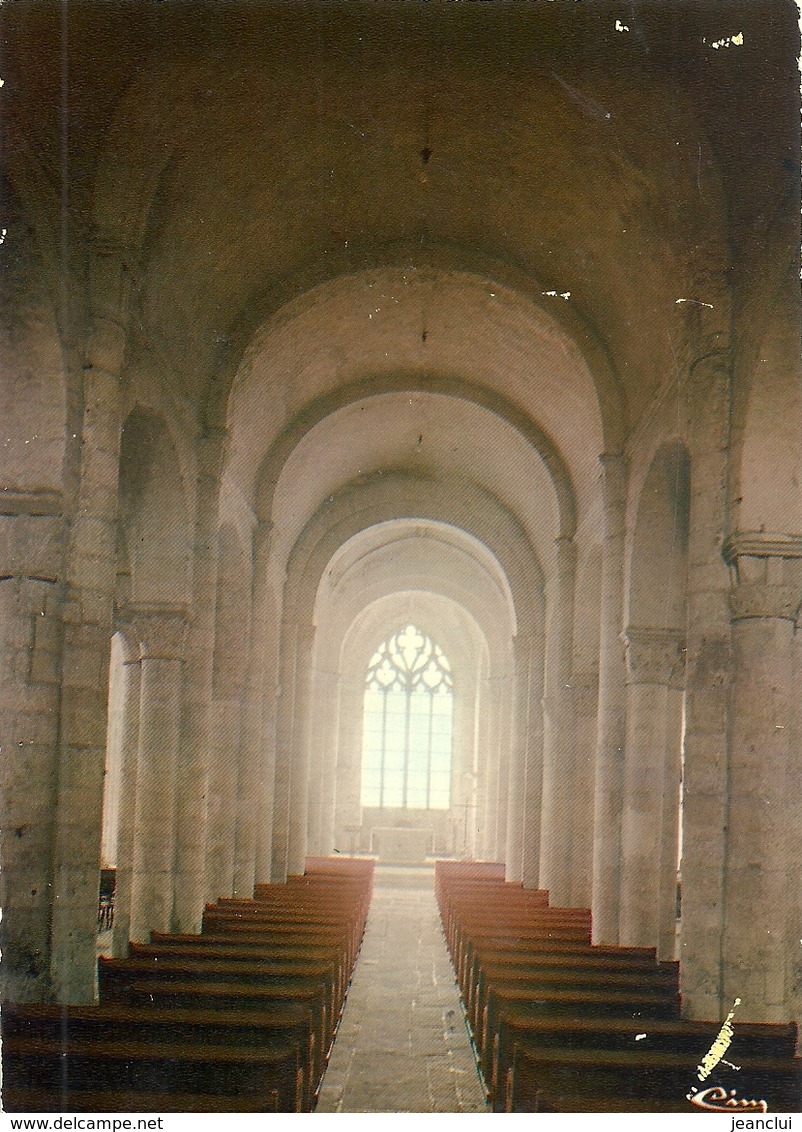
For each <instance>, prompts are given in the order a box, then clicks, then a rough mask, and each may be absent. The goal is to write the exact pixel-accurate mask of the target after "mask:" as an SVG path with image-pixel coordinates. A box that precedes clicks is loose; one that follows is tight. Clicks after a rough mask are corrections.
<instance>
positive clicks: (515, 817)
mask: <svg viewBox="0 0 802 1132" xmlns="http://www.w3.org/2000/svg"><path fill="white" fill-rule="evenodd" d="M539 644H540V642H539V641H537V640H536V639H535V634H534V633H533V632H531V631H530V632H528V633H523V634H519V635H518V636H517V637H516V638H515V647H514V654H515V692H514V703H515V722H514V733H513V739H512V757H511V760H510V774H509V792H508V806H507V852H506V861H507V879H508V880H512V881H521V882H523V883H524V884H526V885H527V887H532V888H535V887H537V883H538V875H539V866H540V862H539V857H540V806H541V796H542V795H541V792H542V787H543V730H542V699H543V661H542V648H539V647H538V646H539Z"/></svg>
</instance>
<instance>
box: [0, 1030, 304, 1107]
mask: <svg viewBox="0 0 802 1132" xmlns="http://www.w3.org/2000/svg"><path fill="white" fill-rule="evenodd" d="M3 1065H4V1074H5V1075H6V1077H7V1078H10V1079H11V1080H12V1081H13V1082H14V1087H15V1088H25V1089H34V1090H47V1089H51V1088H52V1087H53V1085H54V1083H55V1082H59V1087H60V1088H62V1089H63V1090H64V1091H65V1092H66V1093H67V1094H69V1093H72V1092H73V1091H77V1092H82V1091H95V1090H104V1089H108V1087H109V1084H110V1083H111V1082H113V1083H114V1088H115V1089H120V1090H123V1091H125V1092H131V1093H137V1092H145V1093H156V1094H164V1093H166V1094H172V1093H191V1094H213V1095H217V1096H224V1097H229V1096H251V1097H254V1098H258V1099H259V1100H261V1101H263V1102H264V1104H265V1105H266V1106H267V1107H268V1108H270V1109H272V1110H273V1111H277V1112H300V1111H301V1105H302V1103H303V1069H302V1066H301V1064H300V1062H299V1056H298V1050H297V1048H296V1047H295V1046H293V1045H290V1044H287V1045H285V1046H281V1047H276V1048H270V1047H265V1046H237V1045H222V1046H212V1045H206V1044H197V1043H180V1042H174V1043H169V1042H158V1043H154V1042H138V1041H130V1040H122V1041H114V1042H110V1041H107V1040H100V1041H95V1040H92V1039H78V1038H75V1039H70V1038H64V1037H59V1038H23V1037H14V1038H7V1039H6V1040H5V1041H4V1042H3ZM134 1111H136V1109H135V1110H134Z"/></svg>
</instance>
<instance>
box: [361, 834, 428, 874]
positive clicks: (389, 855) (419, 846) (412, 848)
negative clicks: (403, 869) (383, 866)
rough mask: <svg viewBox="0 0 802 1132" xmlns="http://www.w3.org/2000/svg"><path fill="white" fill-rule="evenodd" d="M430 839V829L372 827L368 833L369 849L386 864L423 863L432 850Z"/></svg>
mask: <svg viewBox="0 0 802 1132" xmlns="http://www.w3.org/2000/svg"><path fill="white" fill-rule="evenodd" d="M432 840H433V832H432V830H431V829H410V828H407V827H402V826H384V827H374V828H373V829H372V830H371V835H370V851H371V853H374V854H375V855H376V856H377V857H378V858H379V860H380V861H386V862H387V863H388V864H397V865H408V864H423V862H424V860H425V859H426V857H427V856H428V855H429V853H430V852H431V850H432Z"/></svg>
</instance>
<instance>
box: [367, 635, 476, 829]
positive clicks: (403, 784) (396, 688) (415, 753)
mask: <svg viewBox="0 0 802 1132" xmlns="http://www.w3.org/2000/svg"><path fill="white" fill-rule="evenodd" d="M453 698H454V680H453V677H452V674H451V665H450V663H449V661H448V659H447V657H446V655H445V653H444V652H443V650H442V649H441V648H440V646H439V645H437V644H435V642H434V641H433V640H432V639H431V637H429V636H427V635H426V634H425V633H423V632H422V631H421V630H420V629H418V628H416V626H415V625H412V624H409V625H406V626H405V627H404V628H402V629H398V630H396V632H394V633H392V634H391V635H390V636H389V637H387V639H386V640H384V641H382V643H381V644H380V645H379V647H378V649H377V650H376V652H375V653H374V654H373V656H372V657H371V658H370V663H369V664H368V670H367V674H366V676H365V697H364V711H363V724H362V789H361V798H362V806H363V807H365V808H378V809H380V810H384V809H389V808H396V809H402V810H407V809H410V810H447V809H448V808H449V806H450V804H451V756H452V747H453V715H454V711H453Z"/></svg>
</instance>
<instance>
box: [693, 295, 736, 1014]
mask: <svg viewBox="0 0 802 1132" xmlns="http://www.w3.org/2000/svg"><path fill="white" fill-rule="evenodd" d="M711 301H715V302H716V307H717V310H718V301H717V300H711ZM724 309H726V308H724ZM724 340H725V339H724V333H722V335H721V341H724ZM716 343H717V339H715V338H714V337H713V338H711V339H710V340H709V341H703V342H701V343H700V345H699V347H698V349H699V354H700V360H699V361H698V362H696V363H695V364H693V365H692V366H691V369H690V376H689V382H688V415H689V420H688V448H689V454H690V461H691V485H690V497H691V507H690V523H689V531H688V606H687V609H688V615H687V631H686V642H687V653H686V672H685V739H684V748H685V772H684V777H683V791H682V822H683V835H682V845H683V852H682V862H681V873H682V921H681V925H680V933H681V940H680V959H681V962H682V966H681V977H682V1009H683V1013H684V1014H685V1015H686V1016H687V1017H689V1018H696V1019H710V1018H719V1017H723V1016H724V1015H726V1013H727V1011H728V1010H730V1009H731V1008H732V1001H729V1002H725V1001H724V1000H723V999H722V996H721V933H722V925H723V919H724V916H725V909H724V907H723V892H722V885H723V875H724V857H725V851H726V850H725V845H726V832H725V827H726V825H727V815H726V804H727V803H726V799H727V794H728V791H729V784H728V778H727V746H728V733H729V717H730V683H731V678H732V653H731V643H730V632H731V629H730V608H729V591H730V578H729V571H728V569H727V566H726V563H725V562H724V560H723V558H722V556H721V550H722V542H723V533H722V531H723V522H724V516H725V515H726V490H727V449H728V413H729V388H730V362H729V355H728V352H727V351H726V350H723V349H720V348H716ZM722 1012H723V1013H722ZM740 1016H741V1015H740V1007H739V1017H740Z"/></svg>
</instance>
